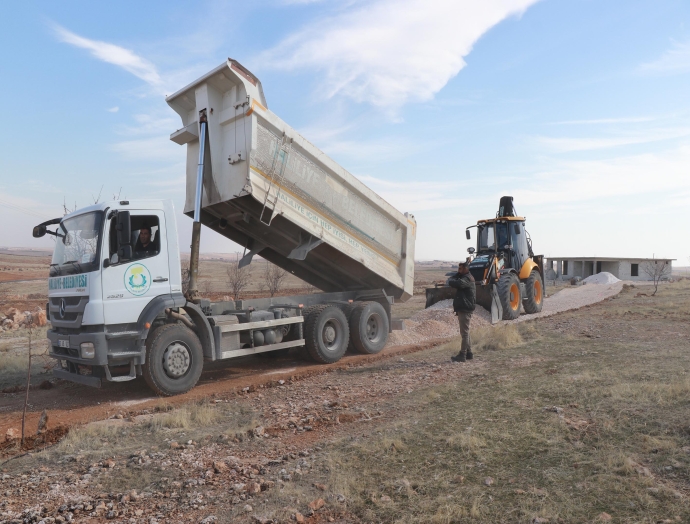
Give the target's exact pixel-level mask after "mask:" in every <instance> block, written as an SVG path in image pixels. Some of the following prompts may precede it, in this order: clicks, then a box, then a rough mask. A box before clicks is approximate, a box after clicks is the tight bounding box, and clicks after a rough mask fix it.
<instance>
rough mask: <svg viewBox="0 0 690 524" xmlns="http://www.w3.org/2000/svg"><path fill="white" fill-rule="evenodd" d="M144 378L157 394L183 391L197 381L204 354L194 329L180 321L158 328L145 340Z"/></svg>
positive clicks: (187, 389)
mask: <svg viewBox="0 0 690 524" xmlns="http://www.w3.org/2000/svg"><path fill="white" fill-rule="evenodd" d="M146 353H147V355H146V363H145V364H144V366H143V367H144V379H145V380H146V383H147V384H148V385H149V387H150V388H151V389H152V390H153V391H154V392H155V393H157V394H158V395H162V396H166V397H169V396H172V395H179V394H181V393H186V392H187V391H189V390H190V389H192V388H193V387H194V386H195V385H196V383H197V382H198V381H199V377H200V376H201V370H202V368H203V359H204V354H203V351H202V349H201V342H200V341H199V338H198V337H197V336H196V335H195V334H194V332H193V331H192V330H191V329H189V328H187V327H185V326H183V325H182V324H166V325H164V326H161V327H159V328H158V329H156V331H154V332H153V333H152V334H151V336H149V338H148V340H147V341H146Z"/></svg>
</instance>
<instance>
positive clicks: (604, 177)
mask: <svg viewBox="0 0 690 524" xmlns="http://www.w3.org/2000/svg"><path fill="white" fill-rule="evenodd" d="M547 161H548V166H549V167H548V168H546V169H544V170H541V171H537V172H536V173H535V174H534V175H532V176H531V177H530V182H531V183H530V185H528V186H527V189H519V190H516V191H515V192H514V193H515V194H514V196H515V201H516V202H520V203H525V204H540V203H544V202H558V203H559V205H561V204H562V203H565V202H588V201H596V200H604V201H606V200H607V199H610V198H611V197H620V196H624V195H647V196H648V197H649V198H650V203H652V204H656V206H655V207H656V209H657V210H662V209H664V208H666V206H667V205H668V201H666V200H664V199H658V198H656V197H653V196H652V195H653V194H655V193H664V192H666V193H668V192H672V194H675V195H678V194H682V192H683V191H685V192H687V191H690V177H688V166H689V165H690V143H687V142H686V143H683V144H681V145H680V146H678V147H677V148H676V149H671V150H665V151H660V152H658V153H647V154H637V155H628V156H619V157H615V158H611V159H604V160H581V161H557V160H554V159H548V160H547Z"/></svg>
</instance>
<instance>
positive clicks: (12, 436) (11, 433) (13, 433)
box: [5, 428, 21, 440]
mask: <svg viewBox="0 0 690 524" xmlns="http://www.w3.org/2000/svg"><path fill="white" fill-rule="evenodd" d="M20 436H21V434H20V433H19V430H18V429H16V428H9V429H8V430H7V431H6V432H5V440H16V439H18V438H19V437H20Z"/></svg>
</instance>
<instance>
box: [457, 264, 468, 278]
mask: <svg viewBox="0 0 690 524" xmlns="http://www.w3.org/2000/svg"><path fill="white" fill-rule="evenodd" d="M469 272H470V267H469V266H468V265H467V262H460V263H459V264H458V273H460V274H461V275H466V274H467V273H469Z"/></svg>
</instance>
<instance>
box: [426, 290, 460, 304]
mask: <svg viewBox="0 0 690 524" xmlns="http://www.w3.org/2000/svg"><path fill="white" fill-rule="evenodd" d="M453 298H455V289H453V288H452V287H450V286H439V287H431V288H427V290H426V306H424V308H428V307H431V306H433V305H434V304H436V302H441V300H448V299H453Z"/></svg>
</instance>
